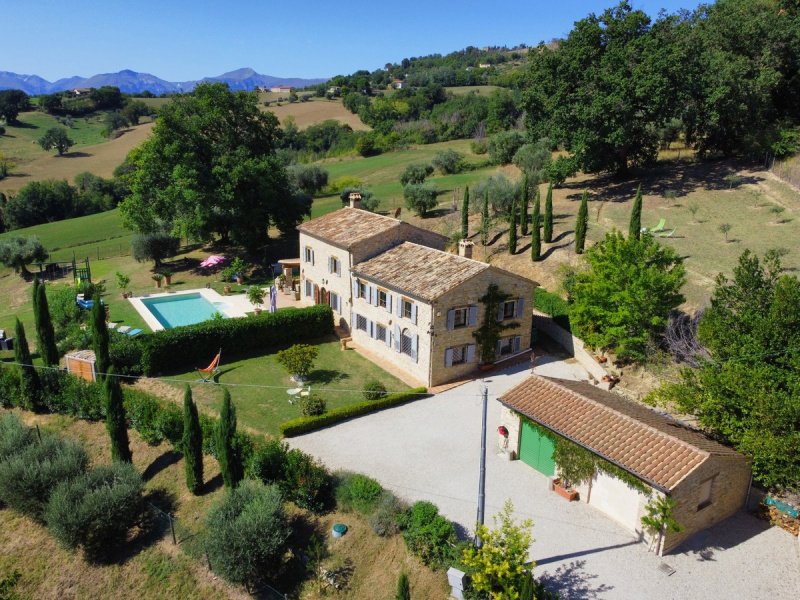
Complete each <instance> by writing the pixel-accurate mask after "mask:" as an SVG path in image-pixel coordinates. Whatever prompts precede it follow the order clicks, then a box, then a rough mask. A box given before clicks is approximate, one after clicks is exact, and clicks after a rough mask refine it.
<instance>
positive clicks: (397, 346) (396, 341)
mask: <svg viewBox="0 0 800 600" xmlns="http://www.w3.org/2000/svg"><path fill="white" fill-rule="evenodd" d="M400 343H401V342H400V325H395V326H394V351H395V352H400Z"/></svg>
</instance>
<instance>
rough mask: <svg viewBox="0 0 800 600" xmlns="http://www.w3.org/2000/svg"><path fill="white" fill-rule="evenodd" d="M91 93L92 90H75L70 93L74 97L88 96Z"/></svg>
mask: <svg viewBox="0 0 800 600" xmlns="http://www.w3.org/2000/svg"><path fill="white" fill-rule="evenodd" d="M91 92H92V88H75V89H74V90H72V93H73V94H75V95H76V96H81V95H85V94H90V93H91Z"/></svg>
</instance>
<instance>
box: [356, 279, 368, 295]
mask: <svg viewBox="0 0 800 600" xmlns="http://www.w3.org/2000/svg"><path fill="white" fill-rule="evenodd" d="M368 293H369V289H368V287H367V284H366V283H365V282H363V281H361V280H359V282H358V297H359V298H367V299H369V296H368Z"/></svg>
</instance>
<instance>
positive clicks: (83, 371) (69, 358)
mask: <svg viewBox="0 0 800 600" xmlns="http://www.w3.org/2000/svg"><path fill="white" fill-rule="evenodd" d="M64 359H65V360H66V363H67V372H68V373H71V374H72V375H75V377H80V378H81V379H85V380H86V381H96V380H97V372H96V370H95V362H96V360H97V359H96V357H95V355H94V350H75V351H74V352H68V353H67V354H66V355H65V356H64Z"/></svg>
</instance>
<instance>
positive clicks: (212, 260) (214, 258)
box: [200, 254, 225, 268]
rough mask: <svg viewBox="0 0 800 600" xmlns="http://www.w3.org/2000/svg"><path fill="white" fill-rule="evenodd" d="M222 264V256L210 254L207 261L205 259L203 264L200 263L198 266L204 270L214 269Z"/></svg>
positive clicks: (223, 259)
mask: <svg viewBox="0 0 800 600" xmlns="http://www.w3.org/2000/svg"><path fill="white" fill-rule="evenodd" d="M224 262H225V257H224V256H220V255H219V254H212V255H211V256H209V257H208V258H207V259H205V260H204V261H203V262H201V263H200V266H201V267H204V268H209V267H216V266H217V265H218V264H220V263H224Z"/></svg>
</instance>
